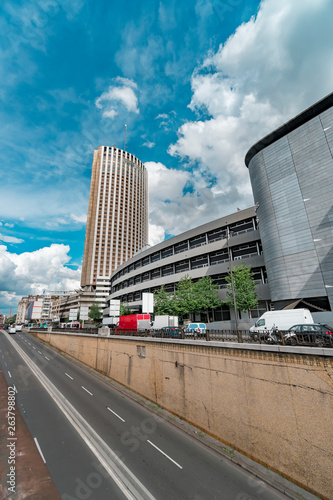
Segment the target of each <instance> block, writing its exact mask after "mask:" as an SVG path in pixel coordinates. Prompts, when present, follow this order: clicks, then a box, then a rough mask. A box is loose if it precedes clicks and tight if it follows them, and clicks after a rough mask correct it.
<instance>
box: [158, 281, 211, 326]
mask: <svg viewBox="0 0 333 500" xmlns="http://www.w3.org/2000/svg"><path fill="white" fill-rule="evenodd" d="M217 293H218V287H217V285H215V284H214V282H213V280H212V278H211V277H210V276H205V277H203V278H200V280H198V281H197V282H196V283H193V281H192V279H191V278H190V277H189V276H188V275H186V276H184V277H183V278H182V279H181V280H180V281H179V282H178V283H177V285H176V290H175V292H174V293H168V292H166V291H165V288H164V286H162V287H161V288H160V290H157V291H156V292H155V293H154V311H155V314H169V315H176V316H180V317H184V316H186V315H188V314H191V313H195V312H200V311H202V310H208V309H210V308H215V307H217V306H219V305H220V304H221V302H220V300H219V299H218V298H217Z"/></svg>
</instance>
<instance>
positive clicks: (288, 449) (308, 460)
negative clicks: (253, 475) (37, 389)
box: [37, 332, 333, 499]
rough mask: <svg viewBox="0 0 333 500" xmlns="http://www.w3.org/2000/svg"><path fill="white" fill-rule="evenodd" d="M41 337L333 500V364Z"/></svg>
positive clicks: (308, 357) (227, 350) (212, 349)
mask: <svg viewBox="0 0 333 500" xmlns="http://www.w3.org/2000/svg"><path fill="white" fill-rule="evenodd" d="M37 336H38V337H39V338H40V339H42V340H44V341H47V342H49V343H50V344H51V345H53V346H55V347H57V348H58V349H60V350H61V351H63V352H66V353H68V354H70V355H71V356H73V357H74V358H77V359H79V360H80V361H82V362H83V363H85V364H87V365H88V366H91V367H93V368H95V369H97V370H98V371H100V372H101V373H103V374H105V375H107V376H108V377H110V378H112V379H114V380H116V381H117V382H120V383H121V384H123V385H125V386H127V387H130V388H131V389H132V390H134V391H136V392H137V393H139V394H141V395H143V396H145V397H147V398H149V399H150V400H152V401H154V402H155V403H156V404H158V405H161V406H162V407H164V408H166V409H167V410H169V411H171V412H173V413H175V414H177V415H178V416H180V417H182V418H183V419H186V420H187V421H189V422H191V423H193V424H195V425H196V426H198V427H200V428H202V429H203V430H205V431H206V432H208V433H210V434H211V435H213V436H216V437H217V438H218V439H220V440H221V441H223V442H224V443H226V444H228V445H230V446H232V447H233V448H235V449H237V450H239V451H241V452H243V453H245V454H246V455H247V456H250V457H251V458H253V459H254V460H256V461H258V462H260V463H262V464H264V465H266V466H268V467H269V468H271V469H273V470H275V471H277V472H279V473H280V474H282V475H284V476H285V477H288V478H289V479H292V480H293V481H294V482H296V483H298V484H300V485H302V486H303V487H304V488H306V489H308V490H309V491H311V492H313V493H316V494H317V495H319V496H320V497H321V498H327V499H332V498H333V486H332V470H333V459H332V457H333V419H332V417H333V358H332V357H329V356H316V355H312V354H305V355H303V354H293V353H292V348H289V352H287V353H281V352H269V351H267V352H263V351H260V350H253V347H252V348H251V349H249V348H246V347H245V346H244V347H241V346H240V345H239V346H237V348H236V347H235V348H232V347H224V346H223V347H222V346H218V347H217V346H212V345H207V344H204V343H202V344H203V345H199V343H197V344H194V343H191V342H189V341H183V342H180V341H179V342H178V343H177V342H174V343H172V342H161V341H152V340H151V339H148V340H145V339H133V338H132V339H123V338H118V337H116V338H101V337H96V336H80V335H73V334H70V335H64V334H51V333H46V332H45V333H44V332H43V333H38V334H37ZM258 347H259V346H258ZM266 347H267V346H266ZM287 350H288V349H287ZM273 351H274V349H273ZM312 352H315V351H312Z"/></svg>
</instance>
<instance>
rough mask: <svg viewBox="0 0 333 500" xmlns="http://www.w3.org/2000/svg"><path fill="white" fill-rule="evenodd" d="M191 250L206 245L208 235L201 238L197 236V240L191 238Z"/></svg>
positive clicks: (202, 235)
mask: <svg viewBox="0 0 333 500" xmlns="http://www.w3.org/2000/svg"><path fill="white" fill-rule="evenodd" d="M189 243H190V248H196V247H200V246H201V245H206V243H207V241H206V235H205V234H201V235H200V236H196V237H195V238H191V239H190V241H189Z"/></svg>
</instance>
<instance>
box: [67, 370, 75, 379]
mask: <svg viewBox="0 0 333 500" xmlns="http://www.w3.org/2000/svg"><path fill="white" fill-rule="evenodd" d="M65 375H67V377H68V378H70V379H71V380H74V379H73V377H71V376H70V375H68V373H66V372H65Z"/></svg>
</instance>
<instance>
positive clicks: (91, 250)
mask: <svg viewBox="0 0 333 500" xmlns="http://www.w3.org/2000/svg"><path fill="white" fill-rule="evenodd" d="M147 244H148V174H147V170H146V168H145V167H144V165H143V163H142V162H141V161H140V160H139V159H138V158H136V157H135V156H134V155H132V154H130V153H129V152H127V151H123V150H122V149H118V148H116V147H114V146H113V147H106V146H99V148H98V149H96V150H95V151H94V159H93V165H92V174H91V184H90V196H89V206H88V218H87V228H86V238H85V244H84V254H83V264H82V276H81V286H82V287H86V286H93V287H96V286H97V288H98V285H100V286H102V283H103V282H105V284H106V282H107V281H109V277H110V275H111V273H112V271H113V270H114V269H116V268H117V267H118V266H120V264H122V263H123V262H125V261H126V260H128V259H130V258H131V257H132V256H133V255H134V254H135V253H136V252H137V251H138V250H140V249H141V248H143V247H144V246H146V245H147ZM96 298H97V297H96Z"/></svg>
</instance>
